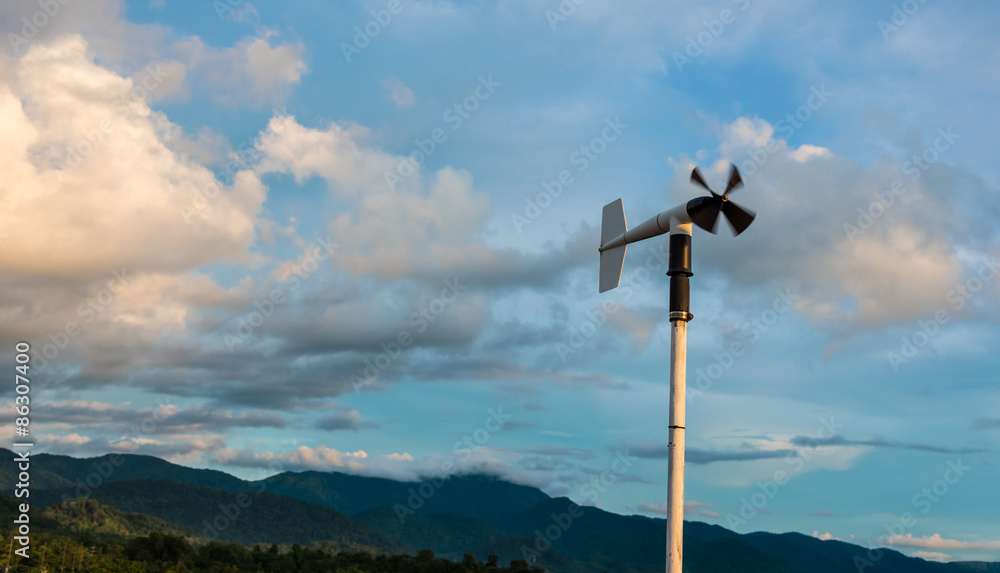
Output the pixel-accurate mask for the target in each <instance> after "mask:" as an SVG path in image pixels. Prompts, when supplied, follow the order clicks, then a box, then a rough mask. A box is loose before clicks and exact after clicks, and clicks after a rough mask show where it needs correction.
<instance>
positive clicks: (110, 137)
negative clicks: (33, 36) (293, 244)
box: [0, 36, 265, 276]
mask: <svg viewBox="0 0 1000 573" xmlns="http://www.w3.org/2000/svg"><path fill="white" fill-rule="evenodd" d="M5 80H6V81H4V82H3V84H2V85H0V117H2V118H3V120H2V125H3V126H4V132H5V133H4V137H3V138H2V139H3V143H2V144H0V145H2V153H0V169H2V170H3V172H4V173H5V174H6V176H5V178H4V181H3V183H0V185H2V189H3V191H4V193H3V194H2V195H0V227H3V228H4V229H5V230H6V231H7V232H8V234H9V238H8V239H7V244H6V245H5V246H6V247H7V248H5V249H4V250H3V252H2V253H0V267H2V268H4V269H6V270H9V271H13V272H18V273H24V274H43V275H63V276H65V275H72V274H88V273H95V272H107V271H109V270H110V269H112V268H119V267H121V266H123V265H124V266H127V267H128V268H130V269H133V270H173V271H176V270H182V269H185V268H192V267H195V266H199V265H203V264H207V263H210V262H214V261H218V260H236V261H239V260H247V254H246V250H247V248H248V246H249V245H250V243H251V242H252V241H253V240H254V237H255V226H256V223H257V216H258V213H259V211H260V207H261V204H262V202H263V200H264V195H265V193H264V187H263V185H262V184H261V183H260V180H259V179H258V178H257V177H256V175H254V174H253V173H251V172H241V173H240V175H239V176H238V177H237V179H236V181H235V182H234V183H233V185H232V186H230V187H228V188H223V189H219V192H218V196H217V197H216V198H215V199H214V200H213V203H212V208H211V212H210V216H209V214H208V213H202V214H200V215H199V216H197V217H195V220H194V221H192V223H191V224H185V221H184V218H183V216H182V207H183V206H184V204H185V202H186V201H187V200H188V199H189V198H190V197H191V196H192V195H194V194H196V193H198V192H200V191H202V190H205V189H208V188H210V187H211V186H213V185H215V186H216V187H215V188H216V189H218V186H217V185H216V182H215V179H214V177H213V175H212V173H211V172H210V171H208V170H207V169H205V168H204V167H203V166H201V165H199V164H196V163H193V162H191V161H187V160H185V159H184V158H182V157H179V156H177V155H176V154H175V153H172V152H171V151H170V150H169V149H167V148H166V147H165V146H164V145H163V143H162V142H161V141H160V138H159V133H160V132H161V130H162V129H164V128H165V127H167V126H169V125H170V124H169V122H168V121H167V120H166V118H165V117H164V116H163V115H162V114H159V113H156V112H153V111H151V110H150V108H149V107H148V105H147V104H146V103H145V101H144V100H143V99H142V98H134V97H133V96H132V91H133V87H135V86H134V84H133V82H132V80H130V79H128V78H123V77H121V76H119V75H117V74H115V73H114V72H111V71H109V70H107V69H104V68H102V67H100V66H98V65H97V64H95V63H94V62H93V61H92V59H91V57H90V56H89V55H88V53H87V43H86V42H85V41H84V40H83V38H81V37H80V36H67V37H63V38H62V39H60V40H59V41H57V42H54V43H52V44H47V45H37V46H34V47H32V49H31V50H30V51H29V52H28V53H27V54H26V55H25V56H24V57H23V58H21V59H19V60H18V61H17V68H16V76H15V77H7V78H5Z"/></svg>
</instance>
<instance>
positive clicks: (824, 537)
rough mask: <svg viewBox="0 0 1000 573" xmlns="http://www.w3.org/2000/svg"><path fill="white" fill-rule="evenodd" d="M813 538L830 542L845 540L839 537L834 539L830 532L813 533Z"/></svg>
mask: <svg viewBox="0 0 1000 573" xmlns="http://www.w3.org/2000/svg"><path fill="white" fill-rule="evenodd" d="M813 537H815V538H816V539H822V540H823V541H830V540H837V541H843V539H841V538H839V537H834V536H833V534H831V533H830V532H829V531H827V532H826V533H820V532H819V531H813Z"/></svg>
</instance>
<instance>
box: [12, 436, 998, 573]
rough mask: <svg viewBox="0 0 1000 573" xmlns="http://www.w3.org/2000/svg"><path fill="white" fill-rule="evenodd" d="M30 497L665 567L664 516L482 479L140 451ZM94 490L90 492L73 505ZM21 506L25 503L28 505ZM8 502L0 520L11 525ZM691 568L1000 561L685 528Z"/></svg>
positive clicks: (86, 513) (290, 537)
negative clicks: (414, 477) (407, 476)
mask: <svg viewBox="0 0 1000 573" xmlns="http://www.w3.org/2000/svg"><path fill="white" fill-rule="evenodd" d="M14 457H15V456H14V454H13V452H10V451H7V450H3V449H0V484H2V486H3V488H5V489H4V491H13V490H14V483H15V482H16V481H17V468H16V464H15V462H14ZM31 488H32V489H31V497H30V502H31V504H32V507H33V511H37V510H39V509H43V510H44V511H43V512H42V514H41V516H37V515H36V516H34V517H33V518H32V519H33V522H34V523H36V525H38V526H39V527H54V528H63V529H65V528H76V529H80V528H84V529H89V530H91V531H92V532H94V533H109V534H110V533H114V534H118V535H126V536H128V535H145V534H148V533H149V532H151V531H160V532H162V533H172V534H177V535H181V534H182V535H185V536H187V537H188V538H190V539H192V540H193V541H194V542H197V541H198V540H202V541H204V540H214V539H218V540H224V541H235V542H238V543H241V544H245V545H248V546H252V545H254V544H272V543H278V544H292V543H298V544H302V545H308V544H313V543H317V544H326V545H327V546H333V547H340V548H352V549H358V548H363V549H366V550H370V551H372V552H381V553H387V554H403V553H407V554H414V553H416V552H417V551H418V550H421V549H430V550H432V551H433V552H434V553H435V554H437V555H438V556H439V557H446V558H454V559H459V560H460V559H462V557H463V555H464V554H474V555H476V556H478V557H479V558H483V557H485V556H486V555H491V554H492V555H497V556H499V559H500V562H501V563H507V562H509V561H512V560H516V559H524V560H526V561H528V563H534V564H535V565H537V566H540V567H545V568H547V569H549V570H551V571H558V572H565V573H601V572H602V571H610V572H615V573H647V572H649V573H652V572H653V571H662V570H663V561H664V553H665V547H666V544H665V537H666V525H665V521H664V520H662V519H654V518H649V517H644V516H638V515H631V516H626V515H619V514H615V513H611V512H608V511H604V510H602V509H600V508H596V507H581V506H578V505H576V504H575V503H573V502H572V501H571V500H569V499H567V498H564V497H555V498H553V497H550V496H549V495H547V494H545V493H544V492H542V491H541V490H539V489H537V488H534V487H530V486H525V485H518V484H513V483H509V482H505V481H502V480H500V479H497V478H495V477H490V476H483V475H468V476H455V477H451V478H449V479H447V480H441V481H437V482H430V481H428V482H423V484H421V483H411V482H399V481H394V480H389V479H383V478H375V477H363V476H357V475H349V474H344V473H339V472H317V471H306V472H283V473H279V474H277V475H274V476H271V477H269V478H267V479H265V480H256V481H247V480H242V479H240V478H237V477H235V476H232V475H229V474H227V473H225V472H221V471H217V470H209V469H197V468H189V467H185V466H181V465H177V464H173V463H170V462H167V461H165V460H162V459H159V458H156V457H152V456H144V455H135V454H112V455H106V456H100V457H96V458H86V459H81V458H74V457H70V456H61V455H51V454H37V455H33V456H32V465H31ZM80 497H86V498H87V499H78V498H80ZM21 501H23V500H21ZM16 502H17V500H15V498H14V497H13V496H8V495H0V514H7V513H10V515H11V519H13V515H14V508H15V507H16V505H15V503H16ZM684 569H685V571H690V572H699V573H700V572H706V573H708V572H713V573H726V572H729V571H733V572H735V571H740V572H761V573H764V572H767V573H786V572H787V573H793V572H796V573H797V572H802V573H805V572H809V573H826V572H830V573H833V572H838V573H841V572H843V571H858V572H859V573H864V571H866V570H869V569H871V570H872V571H875V572H877V573H903V572H906V573H961V572H971V571H976V572H987V573H1000V563H984V562H960V563H935V562H929V561H925V560H922V559H918V558H913V557H908V556H906V555H903V554H902V553H899V552H897V551H894V550H891V549H881V550H877V551H870V550H869V549H868V548H865V547H861V546H858V545H854V544H850V543H845V542H842V541H836V540H820V539H817V538H815V537H810V536H806V535H802V534H799V533H785V534H773V533H764V532H757V533H749V534H739V533H736V532H733V531H730V530H728V529H725V528H723V527H720V526H717V525H711V524H707V523H702V522H696V521H691V522H685V530H684Z"/></svg>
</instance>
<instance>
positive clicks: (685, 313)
mask: <svg viewBox="0 0 1000 573" xmlns="http://www.w3.org/2000/svg"><path fill="white" fill-rule="evenodd" d="M690 314H691V286H690V285H689V284H688V277H687V276H686V275H674V276H672V277H670V319H671V320H675V319H677V320H691V317H690Z"/></svg>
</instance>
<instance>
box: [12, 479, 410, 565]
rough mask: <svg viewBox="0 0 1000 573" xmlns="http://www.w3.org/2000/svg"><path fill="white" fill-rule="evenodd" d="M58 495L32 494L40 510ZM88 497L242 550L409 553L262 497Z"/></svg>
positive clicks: (322, 515)
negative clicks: (325, 547) (322, 545)
mask: <svg viewBox="0 0 1000 573" xmlns="http://www.w3.org/2000/svg"><path fill="white" fill-rule="evenodd" d="M63 495H69V496H73V495H75V489H74V488H67V489H55V490H37V491H34V492H32V497H33V498H35V503H36V504H39V505H40V506H42V507H46V506H49V505H53V504H56V503H59V502H61V501H62V497H63ZM90 497H92V498H93V499H96V500H97V501H99V502H101V503H102V504H105V505H110V506H112V507H114V508H117V509H119V510H121V511H125V512H135V513H143V514H146V515H151V516H154V517H157V518H160V519H162V520H164V521H167V522H170V523H173V524H175V525H177V526H180V527H182V528H184V529H186V530H190V531H191V532H193V533H197V534H201V535H204V536H205V537H207V538H208V539H210V540H211V539H220V540H226V541H236V542H239V543H243V544H245V545H253V544H254V543H300V544H306V543H310V542H312V541H326V540H330V541H335V542H337V543H339V544H341V545H344V546H364V547H371V548H376V549H380V550H383V551H387V552H391V553H409V552H412V551H413V548H411V547H409V546H408V545H405V544H403V543H401V542H399V541H396V540H395V539H392V538H391V537H389V536H388V535H386V534H384V533H382V532H380V531H378V530H375V529H371V528H369V527H368V526H365V525H362V524H360V523H357V522H356V521H354V520H353V519H351V518H349V517H348V516H346V515H344V514H342V513H340V512H338V511H337V510H334V509H331V508H328V507H322V506H320V505H316V504H312V503H306V502H303V501H299V500H296V499H290V498H287V497H284V496H280V495H276V494H273V493H270V492H266V491H248V492H227V491H223V490H219V489H215V488H209V487H203V486H198V485H192V484H183V483H177V482H173V481H168V480H129V481H114V482H110V483H106V484H104V485H102V486H101V487H99V488H97V489H95V490H94V492H93V493H92V494H91V496H90ZM241 506H242V507H241Z"/></svg>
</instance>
